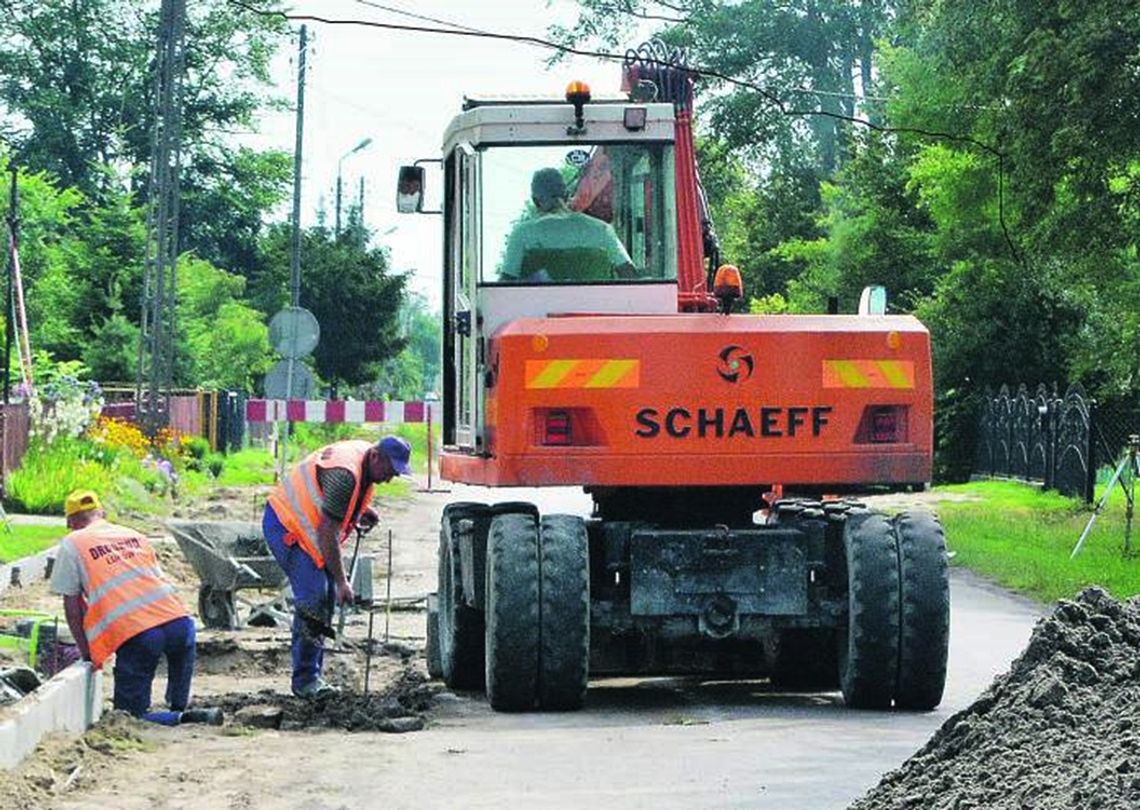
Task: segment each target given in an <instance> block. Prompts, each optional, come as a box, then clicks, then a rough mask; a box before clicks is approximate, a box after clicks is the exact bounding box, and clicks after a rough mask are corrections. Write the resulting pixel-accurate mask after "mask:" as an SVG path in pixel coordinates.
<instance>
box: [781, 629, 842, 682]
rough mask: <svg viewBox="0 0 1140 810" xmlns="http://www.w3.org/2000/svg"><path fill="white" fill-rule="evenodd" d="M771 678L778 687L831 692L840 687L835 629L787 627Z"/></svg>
mask: <svg viewBox="0 0 1140 810" xmlns="http://www.w3.org/2000/svg"><path fill="white" fill-rule="evenodd" d="M779 645H780V646H779V650H778V652H777V654H776V661H775V666H774V668H773V670H772V673H771V675H770V676H769V680H770V681H771V682H772V685H773V686H774V687H776V688H777V689H783V690H787V691H796V692H830V691H834V690H835V689H838V688H839V661H838V660H837V651H836V646H835V632H834V631H833V630H815V629H804V630H785V631H784V632H783V633H781V634H780V642H779Z"/></svg>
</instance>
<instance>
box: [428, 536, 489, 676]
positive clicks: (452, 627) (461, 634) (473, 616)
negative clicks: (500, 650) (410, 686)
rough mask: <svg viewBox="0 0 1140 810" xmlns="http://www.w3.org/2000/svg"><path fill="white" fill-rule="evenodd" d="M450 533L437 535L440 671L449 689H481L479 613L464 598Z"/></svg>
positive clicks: (480, 622)
mask: <svg viewBox="0 0 1140 810" xmlns="http://www.w3.org/2000/svg"><path fill="white" fill-rule="evenodd" d="M444 519H445V520H447V519H448V517H447V516H445V517H444ZM450 535H451V532H449V531H448V530H447V529H446V528H444V529H443V530H441V531H440V535H439V611H438V627H437V630H438V638H439V663H440V672H441V674H442V675H443V680H444V683H446V684H447V685H448V686H449V687H451V688H452V689H482V688H483V615H482V614H481V613H480V612H479V611H478V610H475V609H474V608H472V607H470V606H469V605H467V603H466V601H465V600H464V594H463V577H462V571H461V569H460V562H459V554H458V549H457V548H456V545H457V544H456V543H455V542H454V540H452V541H451V542H449V540H448V538H449V536H450Z"/></svg>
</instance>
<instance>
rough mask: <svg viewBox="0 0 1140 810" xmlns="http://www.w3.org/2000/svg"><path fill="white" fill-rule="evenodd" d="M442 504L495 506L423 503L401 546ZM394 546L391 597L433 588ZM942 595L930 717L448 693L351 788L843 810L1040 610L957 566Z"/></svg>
mask: <svg viewBox="0 0 1140 810" xmlns="http://www.w3.org/2000/svg"><path fill="white" fill-rule="evenodd" d="M448 499H452V500H460V499H462V500H486V501H493V500H495V497H494V495H493V494H491V493H488V492H487V491H485V490H478V489H475V488H467V487H454V488H453V491H452V492H451V493H449V494H446V495H443V494H437V495H426V496H421V499H420V502H419V504H418V505H417V507H416V508H414V509H413V510H412V511H411V512H410V513H408V514H405V515H401V516H400V517H399V518H398V519H397V520H396V524H397V527H398V534H401V535H403V536H404V537H405V538H408V536H409V535H411V534H413V533H418V532H419V528H420V526H422V525H423V523H422V522H421V521H423V519H424V515H423V513H422V511H421V510H422V509H424V508H432V509H435V510H437V512H438V509H440V508H442V504H443V503H445V502H446V501H447V500H448ZM499 499H500V500H505V499H507V498H502V497H501V496H499ZM509 499H510V500H534V501H535V502H537V503H538V504H539V506H540V508H541V509H542V511H543V512H571V513H579V514H586V513H588V510H589V506H590V504H589V500H588V499H587V498H586V497H585V496H584V495H583V494H582V493H581V492H578V491H573V490H557V491H551V490H541V491H538V490H534V491H512V492H510V493H509ZM436 525H438V524H431V529H430V535H431V542H433V541H434V537H435V536H436V533H437V529H436V528H435V526H436ZM409 539H410V538H409ZM950 542H951V546H952V544H953V540H952V538H951V541H950ZM397 548H398V549H399V552H398V554H397V557H396V562H395V564H394V566H393V567H394V571H395V572H396V577H397V578H396V581H397V582H399V583H401V585H400V587H402V588H405V589H407V588H411V589H413V590H414V589H417V588H424V589H427V588H430V587H431V584H430V583H431V581H432V579H433V578H434V571H435V567H434V565H435V563H434V553H431V554H428V555H426V556H425V555H424V553H423V551H424V548H423V543H422V542H400V543H398V544H397ZM432 549H434V546H432ZM401 569H402V570H401ZM393 587H394V588H396V586H395V585H394V586H393ZM397 590H398V589H397ZM951 599H952V608H951V614H952V620H951V649H950V669H949V677H948V681H947V689H946V696H945V699H944V700H943V702H942V704H941V706H939V708H938V709H937V710H936V711H934V712H930V713H924V714H913V713H894V712H890V713H877V712H855V711H849V710H847V709H845V708H844V707H843V705H842V700H841V698H840V697H839V695H838V694H828V695H789V694H770V693H766V692H765V691H764V687H763V685H762V684H757V683H724V682H721V683H702V682H698V681H691V680H686V679H620V680H616V679H615V680H598V681H594V682H592V683H591V686H590V690H589V693H588V696H587V706H586V708H585V709H584V710H583V711H580V712H575V713H568V714H527V715H504V714H496V713H494V712H492V711H490V710H489V708H487V706H486V704H485V702H484V701H482V700H481V699H480V698H479V697H478V696H469V695H460V696H456V698H455V699H454V700H449V701H448V702H447V703H446V704H445V709H444V711H443V712H442V714H441V716H440V717H439V718H438V721H437V722H436V723H435V724H433V726H432V727H431V728H430V729H428V730H427V731H425V732H423V733H420V734H416V735H410V736H408V737H405V738H402V739H399V740H398V741H395V740H392V741H391V742H389V741H387V740H384V741H383V742H382V744H381V745H380V748H381V749H382V750H383V759H384V762H385V767H384V775H383V777H382V782H383V784H382V785H380V784H376V785H371V786H369V787H367V788H364V785H360V787H362V788H364V791H363V794H364V795H365V796H367V798H368V799H369V800H373V799H374V800H376V801H377V806H380V803H381V802H382V803H383V805H384V806H388V807H409V808H413V807H414V808H419V810H423V808H437V807H438V808H445V807H459V806H462V807H472V808H478V807H488V808H490V807H495V808H503V807H526V806H531V805H533V806H535V807H543V808H562V807H566V808H570V807H574V808H580V807H599V808H601V807H604V808H641V807H646V808H649V807H652V808H657V809H658V810H660V809H661V808H670V807H678V808H679V807H685V808H694V807H718V808H725V807H740V808H744V807H749V808H803V809H804V810H808V809H809V808H820V809H821V810H822V809H823V808H842V807H846V806H847V804H849V803H850V802H851V801H853V800H855V799H857V798H858V797H859V796H861V795H862V794H863V793H864V792H865V791H866V790H867V789H868V788H870V787H871V786H873V785H874V784H875V783H876V782H877V781H878V780H879V778H880V777H881V776H882V774H883V773H885V772H886V771H888V770H890V769H892V768H894V767H896V766H897V765H899V764H901V763H902V762H903V760H905V759H906V758H907V757H908V756H910V754H912V753H913V752H914V751H915V750H917V749H918V748H919V747H920V746H921V745H922V744H923V743H924V742H925V741H926V740H927V739H928V738H929V737H930V735H931V734H932V733H933V732H934V731H935V730H936V729H937V728H938V727H939V726H940V725H941V724H942V723H943V722H944V721H945V720H946V718H947V717H949V716H950V715H951V714H953V713H954V712H956V711H958V710H959V709H961V708H964V707H965V706H967V705H969V704H970V703H971V702H972V701H973V700H974V698H976V697H977V695H978V694H979V693H980V692H981V691H982V690H983V689H984V688H985V687H986V686H987V685H988V684H989V682H990V680H991V679H992V678H993V677H994V676H995V675H996V674H998V673H1000V672H1002V671H1004V670H1005V669H1007V668H1008V665H1009V663H1010V661H1011V660H1012V659H1013V658H1014V657H1015V656H1016V655H1017V654H1018V653H1019V652H1020V651H1021V649H1022V648H1023V647H1024V645H1025V643H1026V641H1027V640H1028V637H1029V633H1030V631H1031V629H1032V627H1033V625H1034V623H1035V622H1036V620H1037V618H1038V617H1039V616H1040V615H1041V614H1042V608H1041V607H1040V606H1039V605H1036V604H1034V603H1031V602H1029V601H1027V600H1024V599H1021V598H1018V597H1015V596H1011V595H1009V594H1007V593H1005V592H1004V591H1001V590H1000V589H998V588H995V587H993V586H991V585H989V584H987V583H985V582H983V581H981V580H980V579H978V578H976V577H973V576H971V575H970V574H969V573H968V572H966V571H963V570H958V569H955V570H954V571H953V573H952V580H951ZM412 797H414V799H412ZM405 799H406V801H405Z"/></svg>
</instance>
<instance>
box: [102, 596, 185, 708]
mask: <svg viewBox="0 0 1140 810" xmlns="http://www.w3.org/2000/svg"><path fill="white" fill-rule="evenodd" d="M194 639H195V631H194V620H193V619H191V618H190V617H189V616H182V617H181V618H178V619H171V620H170V621H168V622H166V623H165V624H160V625H158V626H157V627H152V628H151V629H149V630H144V631H143V632H141V633H139V634H138V635H135V636H131V637H130V638H129V639H127V640H126V641H125V642H123V643H122V644H121V645H120V646H119V649H117V650H116V651H115V697H114V706H115V708H116V709H123V710H124V711H128V712H130V713H131V714H133V715H134V716H135V717H141V718H142V719H143V720H150V721H152V722H154V723H161V724H162V725H164V726H176V725H178V721H179V715H180V714H182V711H183V710H184V709H185V708H186V707H187V706H188V705H189V704H190V680H191V679H192V678H193V677H194V654H195V646H194ZM164 655H165V656H166V670H167V678H166V705H167V706H169V707H170V708H171V711H165V712H152V711H150V690H151V685H152V684H153V683H154V672H155V669H156V668H157V667H158V659H160V658H162V656H164Z"/></svg>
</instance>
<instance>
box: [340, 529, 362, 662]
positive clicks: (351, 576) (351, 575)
mask: <svg viewBox="0 0 1140 810" xmlns="http://www.w3.org/2000/svg"><path fill="white" fill-rule="evenodd" d="M367 533H368V530H367V529H362V528H360V526H356V543H355V545H354V546H353V548H352V562H351V563H350V564H349V566H348V581H349V583H352V584H355V582H356V559H357V556H358V555H359V554H360V540H361V538H362V537H364V535H366V534H367ZM347 608H348V605H345V604H341V605H339V607H338V610H339V613H338V615H337V619H336V636H335V637H336V639H337V641H338V642H339V641H340V639H341V636H342V635H343V634H344V617H345V611H346V610H347Z"/></svg>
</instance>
